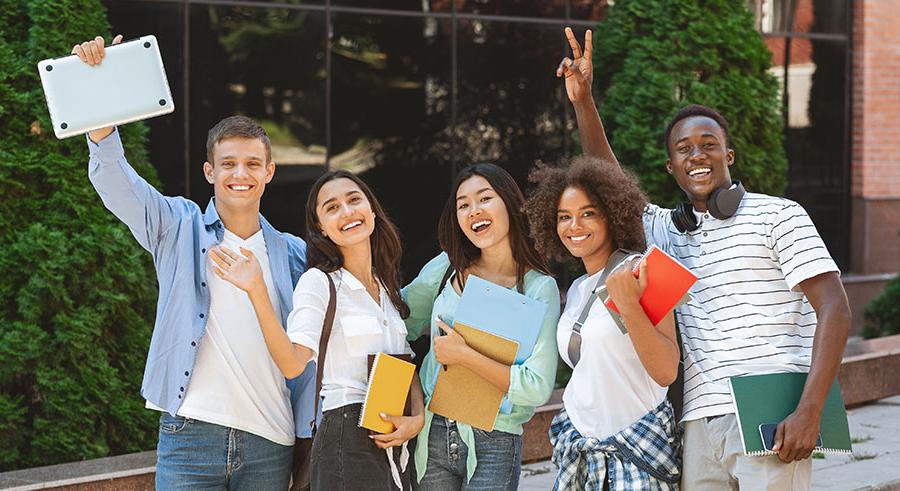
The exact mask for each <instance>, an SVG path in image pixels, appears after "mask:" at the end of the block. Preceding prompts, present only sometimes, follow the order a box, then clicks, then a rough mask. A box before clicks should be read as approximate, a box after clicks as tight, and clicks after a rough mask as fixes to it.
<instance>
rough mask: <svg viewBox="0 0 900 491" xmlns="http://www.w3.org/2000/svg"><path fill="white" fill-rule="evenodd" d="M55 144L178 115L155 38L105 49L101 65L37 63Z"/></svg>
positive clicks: (73, 59)
mask: <svg viewBox="0 0 900 491" xmlns="http://www.w3.org/2000/svg"><path fill="white" fill-rule="evenodd" d="M38 71H39V72H40V74H41V84H42V85H43V86H44V95H45V96H46V98H47V107H48V108H49V109H50V119H51V120H52V121H53V132H54V133H55V134H56V137H57V138H66V137H69V136H73V135H80V134H82V133H87V132H88V131H92V130H96V129H99V128H104V127H107V126H113V125H118V124H124V123H129V122H131V121H137V120H140V119H147V118H151V117H154V116H159V115H161V114H168V113H170V112H172V111H174V110H175V103H174V102H173V101H172V93H171V92H170V91H169V82H168V80H166V71H165V68H164V67H163V62H162V57H161V56H160V55H159V46H158V44H157V42H156V37H155V36H152V35H151V36H143V37H141V38H140V39H134V40H131V41H126V42H124V43H121V44H117V45H115V46H108V47H106V56H105V57H104V58H103V61H101V62H100V64H99V65H95V66H90V65H88V64H87V63H84V62H83V61H81V59H80V58H78V57H77V56H75V55H70V56H65V57H62V58H54V59H50V60H43V61H41V62H40V63H38Z"/></svg>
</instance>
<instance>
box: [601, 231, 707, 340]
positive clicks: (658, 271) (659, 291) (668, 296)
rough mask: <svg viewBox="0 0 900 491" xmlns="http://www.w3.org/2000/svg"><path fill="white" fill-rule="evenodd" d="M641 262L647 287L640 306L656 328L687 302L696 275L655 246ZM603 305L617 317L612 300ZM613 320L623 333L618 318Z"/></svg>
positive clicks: (617, 312)
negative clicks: (645, 266)
mask: <svg viewBox="0 0 900 491" xmlns="http://www.w3.org/2000/svg"><path fill="white" fill-rule="evenodd" d="M643 261H647V276H648V278H647V288H646V289H645V290H644V293H643V294H642V295H641V300H640V303H641V307H642V308H643V309H644V312H645V313H646V314H647V317H648V318H649V319H650V322H651V323H653V325H654V326H655V325H658V324H659V321H661V320H663V318H665V316H666V315H668V313H669V312H671V311H672V309H674V308H675V307H678V306H679V305H682V304H684V303H687V302H688V301H689V300H690V295H688V291H689V290H690V289H691V287H692V286H693V285H694V283H696V282H697V275H695V274H694V273H692V272H691V270H689V269H688V268H686V267H685V266H684V265H683V264H681V263H679V262H678V261H676V260H675V259H674V258H673V257H672V256H670V255H668V254H666V252H665V251H663V250H662V249H660V248H659V247H656V246H655V245H653V246H650V248H649V249H647V252H645V253H644V254H643V255H642V256H641V262H643ZM638 264H640V262H639V263H638ZM639 272H640V268H638V269H635V276H637V275H638V274H639ZM605 303H606V306H607V307H609V309H610V310H611V311H613V312H614V313H615V314H619V309H618V308H617V307H616V304H615V302H613V300H612V298H606V300H605ZM613 319H614V320H615V321H616V323H617V324H619V328H620V329H621V330H622V332H623V333H624V332H626V331H625V326H624V325H622V320H621V317H619V316H618V315H614V316H613Z"/></svg>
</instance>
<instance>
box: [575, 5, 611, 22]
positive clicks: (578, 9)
mask: <svg viewBox="0 0 900 491" xmlns="http://www.w3.org/2000/svg"><path fill="white" fill-rule="evenodd" d="M570 1H571V2H572V6H571V14H570V15H571V18H572V19H575V20H596V21H603V20H606V15H607V10H608V9H609V3H610V2H609V1H608V0H570Z"/></svg>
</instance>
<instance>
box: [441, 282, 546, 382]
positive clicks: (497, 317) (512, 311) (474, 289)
mask: <svg viewBox="0 0 900 491" xmlns="http://www.w3.org/2000/svg"><path fill="white" fill-rule="evenodd" d="M546 314H547V304H545V303H544V302H541V301H540V300H535V299H533V298H530V297H526V296H525V295H522V294H521V293H519V292H517V291H515V290H510V289H509V288H504V287H502V286H500V285H497V284H495V283H491V282H490V281H487V280H485V279H482V278H479V277H477V276H475V275H469V277H468V278H467V279H466V287H465V289H463V293H462V296H460V298H459V306H457V307H456V313H455V314H454V316H453V319H454V322H455V323H459V324H465V325H467V326H470V327H474V328H477V329H481V330H482V331H487V332H489V333H491V334H496V335H497V336H500V337H503V338H506V339H511V340H513V341H515V342H517V343H519V350H518V351H517V352H516V360H515V363H517V364H518V363H522V362H524V361H525V360H526V359H528V357H529V356H531V352H532V351H534V345H535V343H537V338H538V334H540V332H541V325H542V324H543V323H544V315H546Z"/></svg>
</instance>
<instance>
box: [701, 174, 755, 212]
mask: <svg viewBox="0 0 900 491" xmlns="http://www.w3.org/2000/svg"><path fill="white" fill-rule="evenodd" d="M732 184H733V185H734V187H733V188H721V189H716V190H715V191H713V192H712V193H711V194H710V195H709V199H707V200H706V207H707V208H708V209H709V214H710V215H712V216H714V217H716V218H718V219H719V220H726V219H728V218H731V217H733V216H734V214H735V213H737V209H738V206H740V205H741V200H743V199H744V194H745V193H746V191H745V190H744V185H743V184H741V181H733V183H732Z"/></svg>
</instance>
